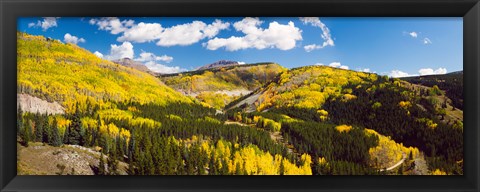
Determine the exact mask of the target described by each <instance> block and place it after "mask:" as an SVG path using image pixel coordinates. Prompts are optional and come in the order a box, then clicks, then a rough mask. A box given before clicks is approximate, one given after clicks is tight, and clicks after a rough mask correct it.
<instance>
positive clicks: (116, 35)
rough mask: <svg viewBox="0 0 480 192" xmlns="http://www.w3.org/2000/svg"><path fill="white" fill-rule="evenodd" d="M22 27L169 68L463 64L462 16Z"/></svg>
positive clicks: (417, 69)
mask: <svg viewBox="0 0 480 192" xmlns="http://www.w3.org/2000/svg"><path fill="white" fill-rule="evenodd" d="M18 30H19V31H22V32H27V33H30V34H34V35H43V36H46V37H51V38H54V39H59V40H61V41H62V42H66V43H74V44H77V45H78V46H80V47H83V48H85V49H87V50H89V51H91V52H92V53H96V55H97V56H99V57H103V58H104V59H109V60H114V59H119V58H123V57H129V58H132V59H134V60H137V61H139V62H142V63H144V64H145V65H146V66H147V67H149V68H150V69H152V70H154V71H156V72H162V73H174V72H179V71H185V70H193V69H196V68H198V67H200V66H203V65H205V64H209V63H213V62H215V61H218V60H234V61H239V62H245V63H257V62H276V63H279V64H281V65H282V66H285V67H287V68H293V67H299V66H306V65H315V64H316V65H329V66H333V67H339V68H345V69H347V68H348V69H351V70H358V71H367V72H375V73H378V74H382V75H390V76H394V77H401V76H411V75H428V74H443V73H448V72H453V71H459V70H463V20H462V18H461V17H456V18H441V17H435V18H433V17H432V18H348V17H337V18H335V17H322V18H318V17H309V18H297V17H279V18H268V17H267V18H263V17H260V18H244V17H229V18H225V17H218V18H212V17H208V18H189V17H181V18H172V17H159V18H151V17H149V18H141V17H139V18H87V17H86V18H79V17H76V18H73V17H72V18H64V17H63V18H41V17H37V18H20V19H19V20H18Z"/></svg>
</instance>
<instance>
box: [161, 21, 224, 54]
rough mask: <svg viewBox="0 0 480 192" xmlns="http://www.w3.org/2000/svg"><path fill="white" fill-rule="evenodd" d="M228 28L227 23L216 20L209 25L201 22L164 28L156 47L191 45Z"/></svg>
mask: <svg viewBox="0 0 480 192" xmlns="http://www.w3.org/2000/svg"><path fill="white" fill-rule="evenodd" d="M229 26H230V24H229V23H224V22H223V21H221V20H218V19H217V20H215V21H214V22H213V23H212V24H209V25H207V24H206V23H204V22H202V21H193V22H192V23H186V24H180V25H176V26H173V27H170V28H166V29H165V30H164V31H163V32H162V33H161V34H159V41H158V42H157V45H158V46H165V47H169V46H174V45H182V46H185V45H191V44H194V43H197V42H198V41H200V40H202V39H204V38H207V37H208V38H212V37H214V36H216V35H217V34H218V33H219V32H220V30H223V29H227V28H228V27H229Z"/></svg>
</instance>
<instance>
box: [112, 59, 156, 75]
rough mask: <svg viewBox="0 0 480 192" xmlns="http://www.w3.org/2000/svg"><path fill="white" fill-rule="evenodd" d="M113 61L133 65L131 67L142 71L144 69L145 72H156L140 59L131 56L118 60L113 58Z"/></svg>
mask: <svg viewBox="0 0 480 192" xmlns="http://www.w3.org/2000/svg"><path fill="white" fill-rule="evenodd" d="M112 62H114V63H116V64H120V65H123V66H125V67H131V68H134V69H136V70H140V71H143V72H147V73H150V74H154V72H153V71H151V70H150V69H149V68H148V67H147V66H145V65H144V64H142V63H140V62H138V61H134V60H132V59H130V58H123V59H117V60H113V61H112Z"/></svg>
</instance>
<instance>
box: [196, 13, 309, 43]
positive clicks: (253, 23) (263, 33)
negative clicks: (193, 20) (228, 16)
mask: <svg viewBox="0 0 480 192" xmlns="http://www.w3.org/2000/svg"><path fill="white" fill-rule="evenodd" d="M262 23H263V21H260V19H259V18H251V17H246V18H244V19H243V20H241V21H238V22H235V23H234V24H233V26H234V28H235V30H237V31H241V32H242V33H244V34H245V36H242V37H236V36H231V37H229V38H218V37H216V38H214V39H211V40H209V41H208V42H207V43H204V44H203V46H205V47H206V48H207V49H209V50H217V49H219V48H222V47H225V49H226V50H227V51H237V50H241V49H248V48H256V49H265V48H277V49H280V50H289V49H292V48H294V47H295V45H296V41H298V40H302V35H301V32H302V31H301V30H300V29H299V28H297V27H295V24H294V23H293V22H292V21H290V22H288V24H287V25H283V24H279V23H278V22H276V21H274V22H271V23H269V26H268V28H267V29H263V28H260V27H259V26H260V25H261V24H262Z"/></svg>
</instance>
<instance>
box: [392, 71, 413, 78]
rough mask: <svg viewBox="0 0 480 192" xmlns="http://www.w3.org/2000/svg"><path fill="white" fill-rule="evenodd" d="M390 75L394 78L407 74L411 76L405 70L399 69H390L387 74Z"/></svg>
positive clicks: (406, 75)
mask: <svg viewBox="0 0 480 192" xmlns="http://www.w3.org/2000/svg"><path fill="white" fill-rule="evenodd" d="M389 76H390V77H395V78H400V77H408V76H413V75H410V74H408V73H406V72H403V71H400V70H392V71H391V72H390V74H389Z"/></svg>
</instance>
